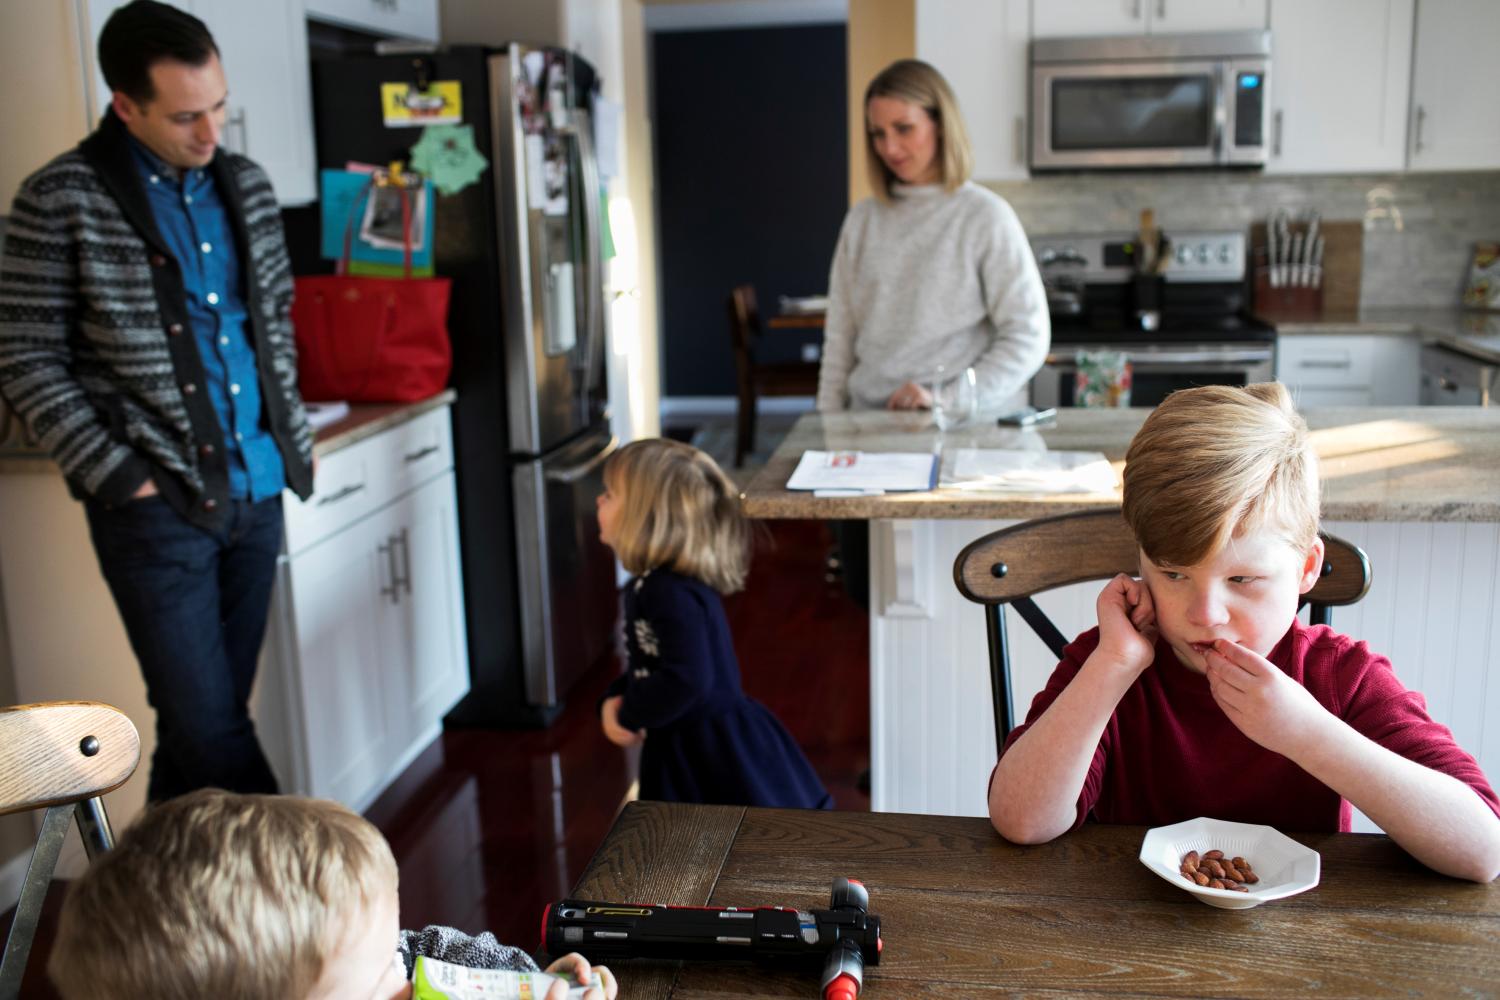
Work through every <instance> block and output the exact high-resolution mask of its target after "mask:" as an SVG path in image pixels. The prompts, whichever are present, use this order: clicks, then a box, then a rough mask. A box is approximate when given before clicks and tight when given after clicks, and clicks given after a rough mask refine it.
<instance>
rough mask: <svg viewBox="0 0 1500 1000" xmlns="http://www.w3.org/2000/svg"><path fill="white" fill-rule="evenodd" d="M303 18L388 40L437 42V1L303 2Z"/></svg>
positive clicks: (342, 0)
mask: <svg viewBox="0 0 1500 1000" xmlns="http://www.w3.org/2000/svg"><path fill="white" fill-rule="evenodd" d="M306 10H307V16H308V17H310V18H313V19H315V20H318V21H327V22H328V23H329V24H337V25H342V26H343V27H346V28H358V29H359V30H361V31H368V32H370V33H372V34H376V35H385V36H388V37H391V38H411V39H416V40H418V41H423V42H436V41H437V40H438V0H306Z"/></svg>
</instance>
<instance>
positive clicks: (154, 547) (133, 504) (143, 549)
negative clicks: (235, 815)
mask: <svg viewBox="0 0 1500 1000" xmlns="http://www.w3.org/2000/svg"><path fill="white" fill-rule="evenodd" d="M84 507H85V510H86V511H87V513H88V521H89V532H90V534H91V535H92V536H93V540H94V551H95V552H96V553H97V554H98V556H99V567H100V569H102V570H103V571H104V579H105V581H106V582H107V583H108V584H109V589H110V592H111V593H112V594H114V598H115V604H116V605H117V606H118V607H119V609H120V617H121V618H123V619H124V621H125V631H126V633H127V634H128V635H129V636H130V645H131V647H132V648H133V649H134V650H135V655H136V659H137V660H139V661H140V664H141V673H142V674H143V675H144V676H145V679H146V697H147V699H148V700H149V701H150V702H151V707H152V708H154V709H156V753H155V755H154V756H153V757H152V758H151V780H150V783H149V784H148V786H147V797H148V798H149V799H150V801H152V802H160V801H162V800H164V799H169V798H172V797H173V796H175V795H181V794H183V793H184V792H190V791H192V790H193V789H195V788H205V787H216V788H226V789H229V790H231V791H236V792H275V791H276V790H277V788H276V777H275V775H274V774H272V773H271V766H270V764H269V763H268V762H267V761H266V755H265V753H264V752H263V751H262V750H261V747H260V741H259V740H258V739H256V736H255V725H254V723H253V722H251V720H250V713H249V700H250V686H251V684H252V683H253V682H254V681H255V665H256V660H257V659H258V657H259V655H260V646H261V640H262V639H263V638H264V636H265V631H266V615H267V612H268V610H269V607H270V602H271V585H272V583H273V582H274V580H275V576H276V557H277V555H278V553H279V552H280V549H281V531H282V518H281V498H280V497H279V496H278V497H273V498H271V499H269V500H263V501H261V502H260V503H251V502H250V501H248V500H235V501H232V502H231V503H230V509H229V513H228V516H227V517H226V518H225V522H224V527H223V528H221V529H219V530H218V531H215V532H213V533H210V532H207V531H204V530H203V529H202V528H198V527H196V526H194V525H192V524H190V523H189V522H188V521H186V520H184V519H183V518H182V516H181V515H179V514H178V513H177V512H176V511H175V510H173V509H172V507H171V506H170V505H168V503H167V502H166V501H165V500H163V499H162V498H161V497H159V496H151V497H145V498H142V499H140V500H132V501H130V502H129V503H125V504H120V505H118V506H114V507H106V506H105V505H103V504H99V503H95V502H92V501H90V502H88V503H86V504H85V505H84Z"/></svg>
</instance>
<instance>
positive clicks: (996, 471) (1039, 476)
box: [943, 448, 1119, 493]
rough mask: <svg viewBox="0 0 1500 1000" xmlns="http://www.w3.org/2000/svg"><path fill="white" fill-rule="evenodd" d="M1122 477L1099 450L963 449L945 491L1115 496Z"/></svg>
mask: <svg viewBox="0 0 1500 1000" xmlns="http://www.w3.org/2000/svg"><path fill="white" fill-rule="evenodd" d="M1118 485H1119V477H1118V476H1116V475H1115V470H1114V467H1113V466H1111V465H1110V464H1109V460H1108V459H1107V458H1105V457H1104V455H1103V454H1101V453H1100V452H1097V451H1010V450H1005V449H999V448H961V449H959V450H958V451H957V452H955V453H954V455H953V468H952V471H951V472H950V473H949V475H948V476H947V477H946V478H945V479H944V480H943V488H944V489H954V490H966V491H970V492H977V493H983V492H995V493H1112V492H1114V490H1115V488H1116V487H1117V486H1118Z"/></svg>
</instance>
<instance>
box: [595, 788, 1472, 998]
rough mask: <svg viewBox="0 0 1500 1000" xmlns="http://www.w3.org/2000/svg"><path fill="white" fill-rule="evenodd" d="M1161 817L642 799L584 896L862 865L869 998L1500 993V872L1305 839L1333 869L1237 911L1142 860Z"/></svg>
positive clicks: (719, 894)
mask: <svg viewBox="0 0 1500 1000" xmlns="http://www.w3.org/2000/svg"><path fill="white" fill-rule="evenodd" d="M1145 832H1146V830H1145V828H1144V827H1134V826H1104V825H1099V824H1092V823H1091V824H1088V825H1085V826H1084V827H1083V828H1082V829H1080V830H1077V831H1075V832H1073V833H1069V834H1066V835H1064V836H1062V837H1059V838H1058V839H1057V840H1054V841H1053V842H1051V843H1049V844H1042V845H1039V846H1032V847H1018V846H1016V845H1013V844H1010V843H1007V842H1006V841H1004V840H1002V839H1001V838H1000V837H999V836H998V835H997V834H996V833H995V832H994V830H992V829H991V827H990V825H989V823H988V821H986V820H984V819H975V818H966V817H950V816H919V815H908V814H899V813H858V812H819V811H808V810H792V809H755V808H744V807H741V806H703V805H682V804H675V803H660V802H637V803H631V804H630V805H628V806H626V808H625V809H624V811H623V812H622V813H621V814H620V816H619V818H618V819H617V820H616V822H615V825H614V827H613V829H612V830H611V831H610V832H609V835H608V836H607V837H606V838H605V840H604V842H603V844H602V845H601V846H600V847H599V850H598V851H597V852H596V853H595V855H594V857H593V860H592V861H591V862H590V863H589V866H588V868H587V869H586V870H585V871H584V874H583V876H582V878H581V879H580V880H579V882H578V885H577V886H576V888H575V891H574V894H573V897H574V898H576V899H587V900H599V901H607V902H635V903H658V904H675V905H686V906H703V905H713V906H766V905H782V906H795V907H797V908H799V909H811V908H827V907H828V905H829V901H828V894H829V888H830V885H831V883H832V881H833V879H834V878H835V877H837V876H840V875H843V876H848V877H850V878H856V879H859V880H860V881H862V882H863V883H864V884H865V886H866V887H867V888H868V890H869V893H870V912H871V913H875V914H878V915H879V916H880V918H881V927H882V936H883V939H884V953H883V956H882V959H881V962H880V964H879V965H875V966H870V967H868V968H867V969H866V970H865V982H864V991H863V993H862V994H861V996H862V997H864V998H867V1000H895V998H903V1000H905V998H925V997H931V998H938V997H944V998H947V997H1001V996H1024V997H1063V996H1084V997H1091V996H1128V997H1256V998H1272V997H1278V998H1279V997H1349V998H1361V1000H1368V998H1375V997H1481V996H1489V997H1493V996H1497V995H1500V883H1496V884H1490V885H1476V884H1472V883H1468V882H1462V881H1458V880H1455V879H1450V878H1446V877H1444V876H1441V875H1437V874H1434V873H1433V872H1431V871H1429V870H1428V869H1426V868H1424V867H1422V866H1421V865H1419V864H1417V863H1416V862H1415V861H1413V860H1412V859H1411V858H1410V857H1409V856H1408V855H1407V854H1406V853H1405V852H1403V851H1402V850H1400V849H1399V848H1398V847H1396V846H1395V844H1394V843H1393V842H1392V841H1391V840H1389V839H1388V838H1386V837H1383V836H1378V835H1370V834H1349V833H1343V834H1339V833H1334V834H1310V835H1294V836H1295V839H1297V840H1298V841H1300V842H1301V843H1303V844H1306V845H1308V846H1309V847H1312V848H1314V849H1315V850H1317V851H1318V852H1319V853H1320V854H1321V856H1322V881H1321V884H1319V885H1318V886H1317V887H1316V888H1314V889H1312V890H1310V891H1308V892H1305V893H1302V894H1300V895H1297V896H1292V897H1289V898H1286V899H1281V900H1276V901H1272V902H1268V903H1263V904H1261V905H1260V906H1256V907H1254V908H1252V909H1244V910H1222V909H1217V908H1214V907H1210V906H1207V905H1205V904H1203V903H1200V902H1198V901H1197V899H1196V898H1194V897H1193V896H1192V895H1191V894H1189V893H1187V892H1185V891H1182V890H1179V889H1177V888H1175V887H1174V886H1173V885H1171V884H1169V883H1168V882H1166V881H1164V880H1163V879H1161V878H1160V877H1158V876H1157V875H1155V874H1153V873H1152V872H1151V871H1150V870H1148V869H1147V868H1146V867H1145V866H1144V865H1142V864H1141V863H1140V861H1139V860H1138V854H1139V851H1140V846H1141V839H1142V837H1143V836H1144V835H1145ZM1252 860H1253V859H1252ZM611 967H612V969H613V971H614V972H615V974H616V976H617V977H618V979H619V980H620V984H621V989H620V997H621V998H624V1000H637V998H641V1000H657V998H668V997H670V998H674V1000H690V998H691V1000H704V998H709V997H712V998H716V1000H734V998H740V997H785V998H789V1000H790V998H802V1000H812V998H815V997H817V996H818V993H819V970H818V969H817V968H803V969H786V968H772V967H768V966H764V965H757V964H754V963H694V962H687V963H677V962H661V961H654V962H648V961H641V960H632V961H627V962H614V963H612V964H611Z"/></svg>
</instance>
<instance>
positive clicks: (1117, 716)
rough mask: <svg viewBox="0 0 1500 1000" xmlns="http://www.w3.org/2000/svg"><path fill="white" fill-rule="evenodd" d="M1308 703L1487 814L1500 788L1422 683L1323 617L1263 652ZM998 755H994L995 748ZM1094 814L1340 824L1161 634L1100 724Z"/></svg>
mask: <svg viewBox="0 0 1500 1000" xmlns="http://www.w3.org/2000/svg"><path fill="white" fill-rule="evenodd" d="M1098 644H1099V630H1098V629H1097V628H1095V629H1090V630H1089V631H1087V632H1085V633H1083V634H1082V635H1080V636H1079V637H1078V638H1077V639H1075V640H1074V641H1073V643H1072V644H1071V645H1069V646H1068V647H1067V649H1066V650H1064V652H1063V659H1062V662H1060V663H1059V664H1058V665H1057V669H1056V670H1054V671H1053V673H1052V676H1051V678H1049V679H1048V681H1047V684H1046V686H1045V687H1044V688H1043V689H1042V690H1041V692H1040V693H1038V694H1037V696H1036V699H1035V700H1034V701H1033V702H1032V703H1031V711H1030V712H1028V713H1027V716H1026V722H1025V723H1024V724H1023V725H1021V726H1018V727H1017V728H1016V729H1015V730H1013V731H1012V732H1011V734H1010V736H1009V738H1008V739H1007V740H1006V741H1005V749H1006V750H1009V749H1010V748H1011V747H1012V746H1013V745H1014V744H1015V742H1016V740H1018V739H1020V737H1021V734H1022V733H1024V732H1026V730H1027V729H1028V728H1029V727H1030V726H1031V724H1032V723H1033V722H1035V721H1036V720H1037V719H1038V718H1040V717H1041V715H1042V713H1043V712H1045V711H1046V710H1047V708H1048V707H1049V706H1050V705H1051V704H1052V702H1053V701H1054V700H1055V699H1056V698H1057V696H1058V695H1059V694H1061V693H1062V690H1063V688H1065V687H1067V686H1068V684H1069V683H1070V682H1071V681H1072V680H1073V678H1074V677H1075V676H1076V675H1077V673H1078V671H1079V669H1080V668H1081V667H1082V666H1083V662H1084V661H1085V660H1086V659H1088V657H1089V654H1091V653H1092V652H1093V651H1094V649H1095V647H1097V646H1098ZM1267 659H1269V660H1270V661H1271V662H1272V663H1274V664H1275V665H1276V666H1278V667H1279V668H1281V670H1282V671H1284V672H1285V673H1286V674H1287V675H1288V676H1289V677H1291V678H1292V679H1293V680H1295V681H1296V682H1297V683H1299V684H1301V685H1302V686H1303V687H1305V688H1307V690H1308V691H1309V692H1311V693H1312V695H1313V697H1314V698H1316V699H1317V700H1318V703H1319V704H1320V705H1322V706H1323V707H1324V708H1326V709H1327V710H1328V711H1329V712H1332V713H1333V714H1334V715H1335V716H1337V717H1338V718H1340V719H1342V720H1343V721H1344V722H1346V723H1348V724H1349V725H1350V726H1351V727H1353V728H1354V729H1355V730H1357V731H1358V732H1360V733H1362V734H1363V735H1365V736H1367V737H1369V738H1370V739H1372V740H1374V741H1375V742H1376V743H1379V744H1380V745H1381V746H1383V747H1385V748H1387V749H1389V750H1392V751H1394V752H1395V753H1398V754H1400V755H1401V756H1403V757H1405V758H1407V759H1408V760H1413V761H1416V762H1417V763H1418V764H1422V765H1424V766H1426V767H1430V768H1432V769H1433V770H1435V771H1441V772H1443V773H1444V774H1449V775H1452V776H1453V777H1455V778H1457V779H1458V780H1459V781H1462V782H1463V783H1464V784H1466V785H1468V786H1469V787H1471V788H1473V789H1474V791H1475V792H1477V793H1478V794H1479V796H1480V798H1482V799H1483V800H1484V801H1485V804H1486V805H1488V806H1489V807H1490V808H1491V809H1492V810H1494V811H1495V813H1496V815H1500V799H1497V798H1496V795H1495V792H1494V790H1493V789H1492V788H1491V787H1490V785H1489V782H1488V781H1487V780H1485V776H1484V772H1483V771H1481V770H1480V769H1479V764H1478V762H1477V761H1475V760H1474V758H1473V757H1471V756H1470V755H1469V754H1468V753H1466V752H1465V751H1464V750H1463V749H1462V748H1461V747H1460V746H1459V745H1458V744H1457V743H1455V742H1454V740H1453V733H1452V732H1451V731H1450V730H1449V729H1448V727H1447V726H1443V725H1440V724H1439V723H1437V722H1434V721H1433V720H1432V718H1431V717H1429V716H1428V714H1427V702H1426V699H1424V698H1423V697H1422V695H1421V694H1419V693H1418V692H1415V691H1409V690H1407V688H1406V687H1405V686H1404V685H1403V684H1402V683H1401V682H1400V681H1399V680H1398V679H1397V678H1396V674H1395V672H1394V671H1393V670H1392V669H1391V664H1390V661H1389V660H1387V659H1386V658H1385V657H1383V656H1379V655H1377V654H1375V653H1372V652H1370V649H1369V647H1368V646H1366V645H1365V644H1364V643H1363V642H1355V641H1354V640H1353V639H1350V638H1349V637H1348V636H1344V635H1340V634H1339V633H1337V632H1335V631H1333V630H1332V629H1331V628H1328V627H1327V626H1323V625H1318V626H1313V627H1311V628H1309V627H1306V626H1304V625H1302V623H1301V622H1297V623H1295V624H1293V626H1292V628H1291V629H1290V630H1289V631H1288V632H1287V634H1286V635H1285V636H1284V637H1282V639H1281V641H1280V642H1278V643H1277V644H1276V647H1275V648H1274V649H1273V650H1271V653H1270V655H1269V656H1268V657H1267ZM1002 755H1003V754H1002ZM1090 815H1092V816H1093V818H1094V819H1096V820H1098V821H1100V822H1103V823H1130V824H1145V825H1150V826H1159V825H1163V824H1168V823H1176V822H1180V821H1182V820H1186V819H1192V818H1194V817H1196V816H1212V817H1214V818H1216V819H1226V820H1236V821H1239V822H1245V823H1267V824H1270V825H1271V826H1274V827H1276V828H1278V829H1280V830H1288V831H1294V830H1295V831H1333V830H1348V829H1349V828H1350V823H1351V820H1352V812H1351V808H1350V805H1349V803H1348V802H1347V801H1345V800H1344V799H1343V798H1342V797H1340V796H1339V794H1338V793H1337V792H1335V791H1333V790H1332V789H1331V788H1329V787H1328V786H1326V785H1324V784H1323V783H1322V782H1320V781H1318V779H1316V778H1314V777H1313V776H1312V775H1310V774H1308V773H1307V772H1306V771H1304V770H1302V768H1300V767H1298V766H1297V765H1296V764H1294V763H1292V762H1291V761H1290V760H1288V759H1287V758H1285V757H1283V756H1282V755H1280V754H1278V753H1273V752H1271V751H1269V750H1266V749H1265V748H1264V747H1262V746H1260V745H1259V744H1258V743H1255V742H1254V741H1253V740H1251V739H1250V738H1249V737H1247V736H1246V735H1245V734H1244V733H1241V732H1240V731H1239V729H1237V728H1236V727H1235V725H1234V723H1232V722H1230V721H1229V719H1228V717H1227V716H1225V715H1224V712H1223V710H1221V709H1220V708H1219V706H1218V704H1217V703H1215V702H1214V699H1213V695H1212V694H1211V693H1210V692H1209V688H1208V679H1207V678H1206V677H1204V676H1203V675H1202V674H1196V673H1193V672H1192V671H1190V670H1188V669H1187V668H1186V667H1184V666H1182V665H1181V664H1180V663H1179V662H1178V661H1177V658H1176V657H1175V656H1174V655H1173V654H1172V651H1171V649H1170V648H1169V647H1168V646H1167V645H1166V643H1164V642H1158V643H1157V647H1156V662H1155V663H1153V664H1152V665H1151V667H1150V668H1149V669H1148V670H1146V671H1145V672H1144V673H1143V674H1141V676H1140V677H1139V678H1137V679H1136V682H1135V683H1134V684H1132V685H1131V686H1130V689H1129V690H1127V691H1126V692H1125V695H1124V697H1122V698H1121V699H1120V703H1119V705H1117V706H1116V707H1115V711H1114V714H1113V715H1111V716H1110V719H1109V722H1108V724H1107V725H1106V726H1105V727H1104V734H1103V736H1102V737H1101V738H1100V740H1099V746H1098V748H1097V749H1096V750H1095V751H1094V759H1093V761H1092V762H1091V763H1090V764H1089V770H1088V775H1087V777H1085V778H1084V782H1083V790H1082V791H1081V792H1080V794H1079V796H1078V818H1077V821H1076V822H1075V824H1074V825H1075V827H1076V826H1079V825H1082V823H1083V821H1084V820H1085V819H1086V818H1088V817H1089V816H1090Z"/></svg>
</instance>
